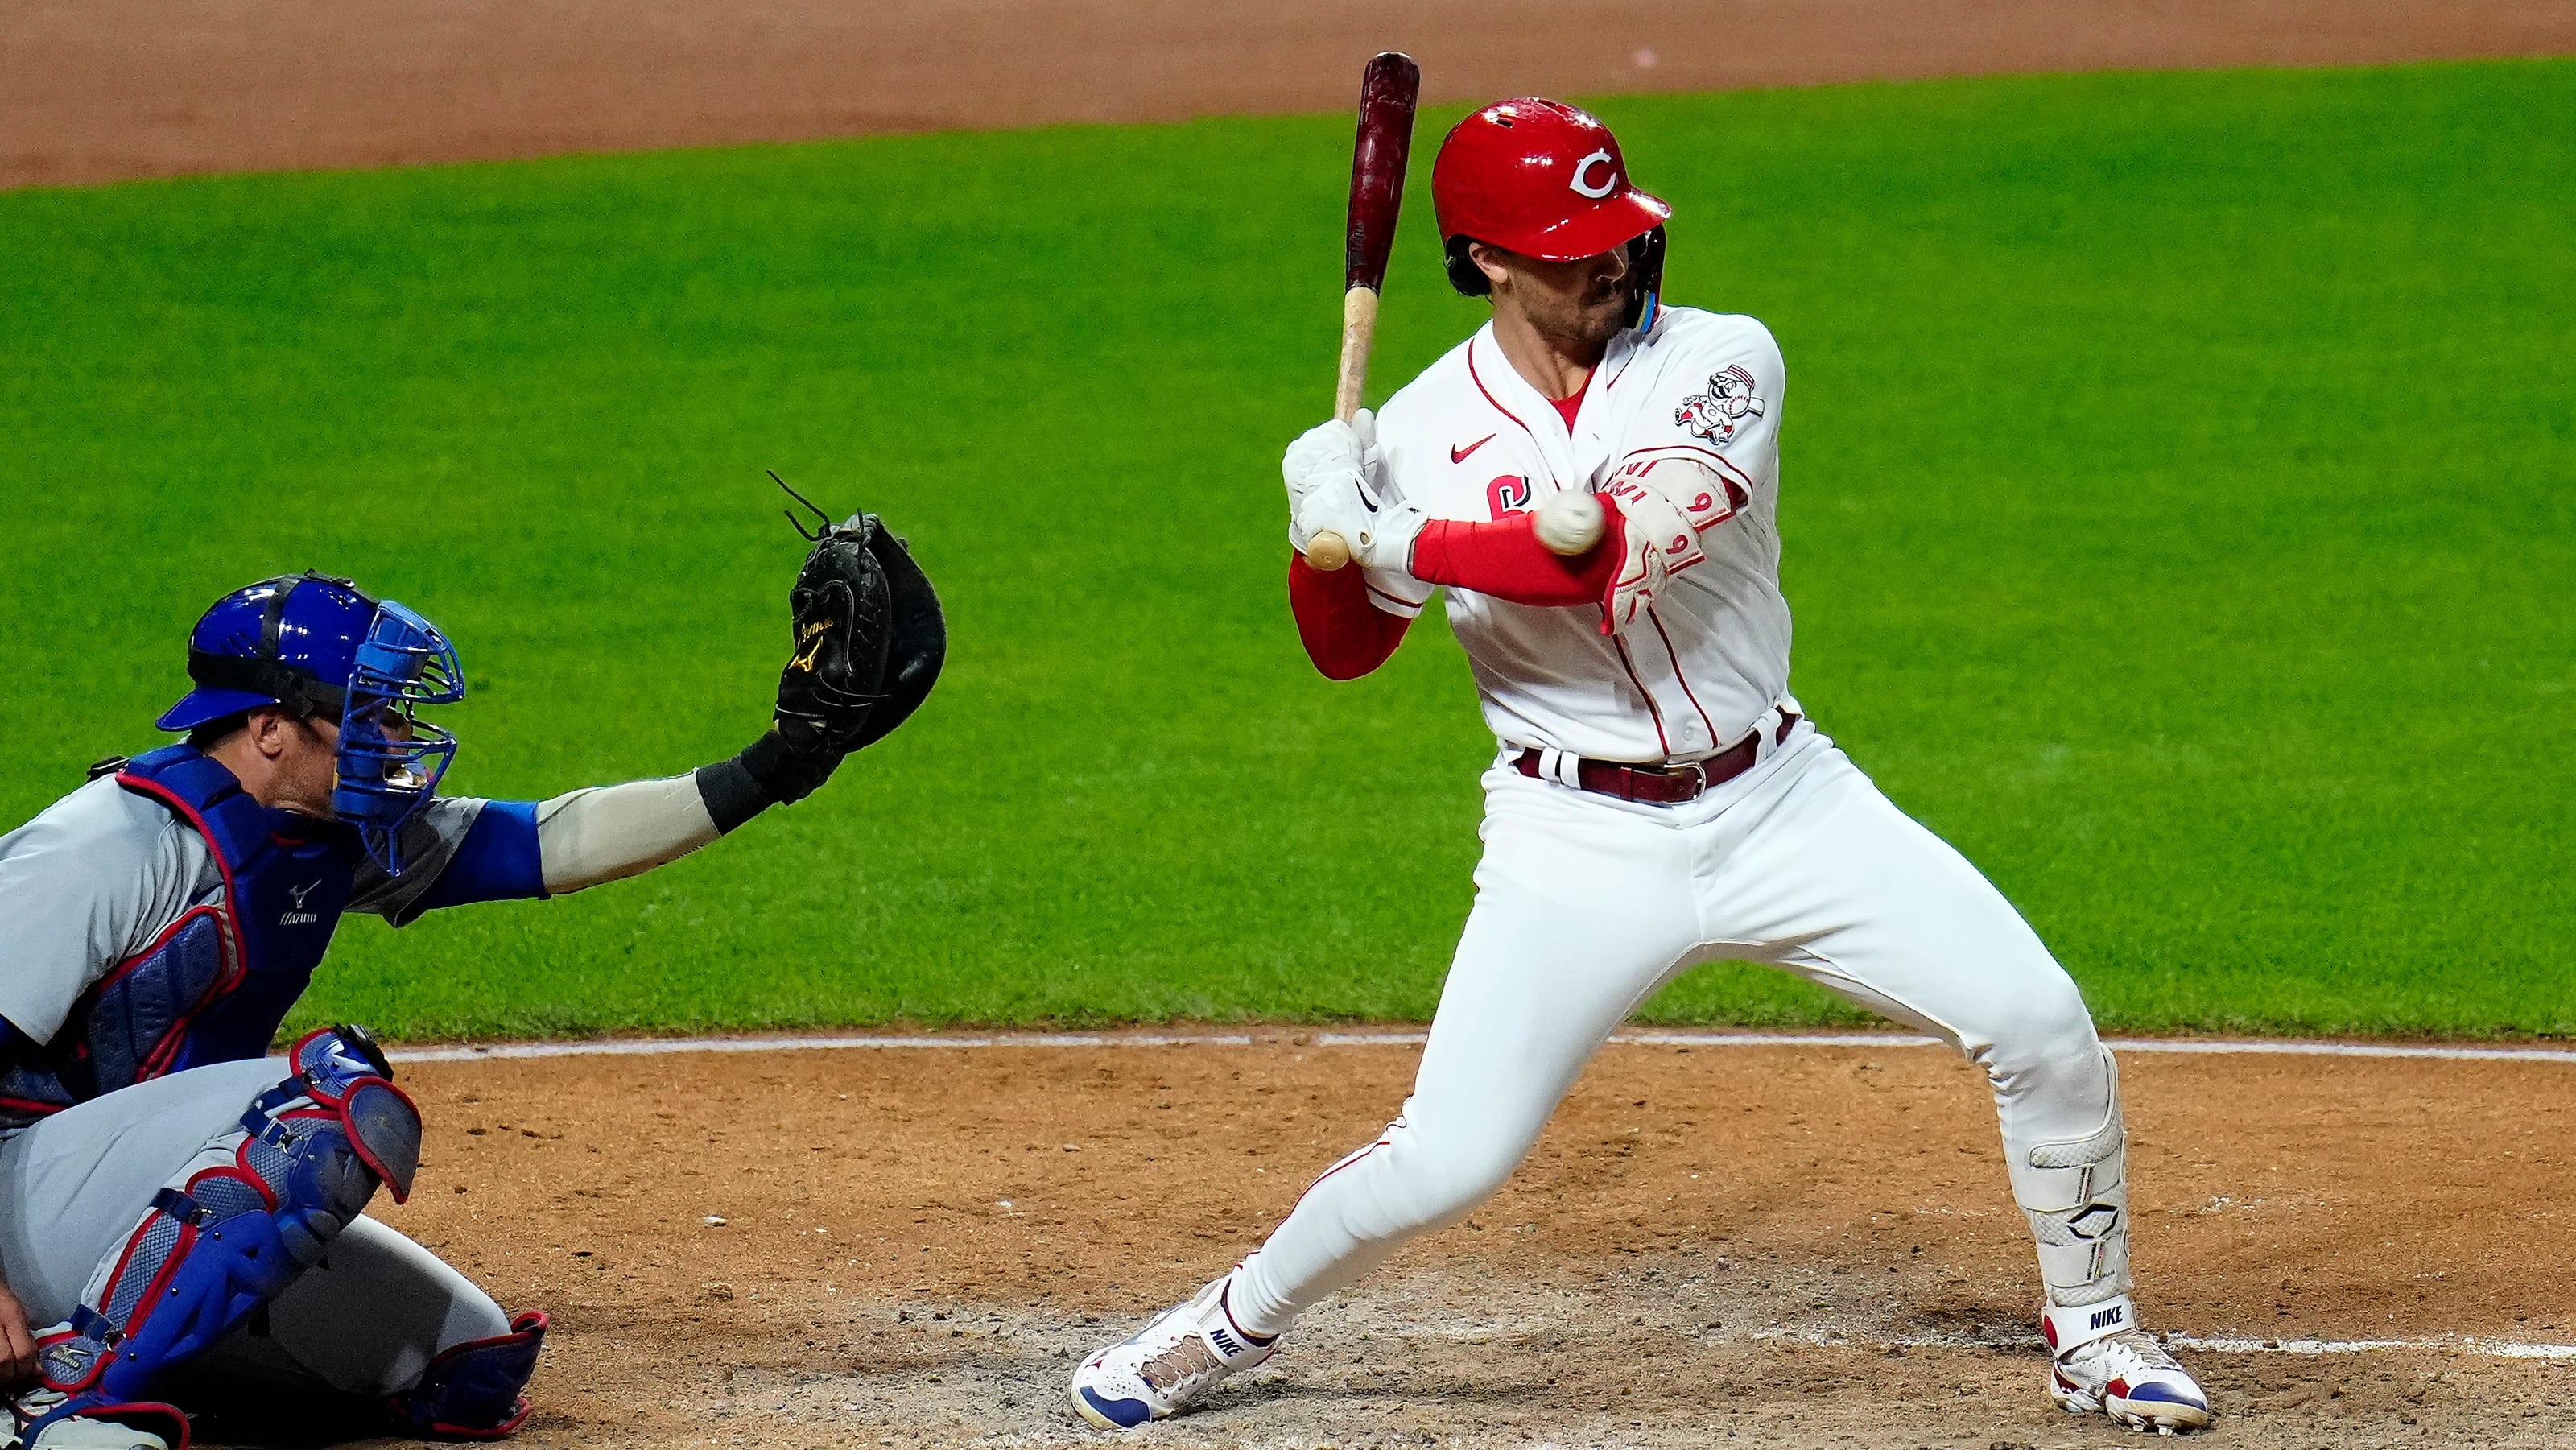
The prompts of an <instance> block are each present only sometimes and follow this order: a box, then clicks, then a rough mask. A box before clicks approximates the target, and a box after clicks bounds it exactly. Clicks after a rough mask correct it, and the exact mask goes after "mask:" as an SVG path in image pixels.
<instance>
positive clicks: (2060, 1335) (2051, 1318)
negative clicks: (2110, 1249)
mask: <svg viewBox="0 0 2576 1450" xmlns="http://www.w3.org/2000/svg"><path fill="white" fill-rule="evenodd" d="M2137 1327H2138V1310H2137V1306H2136V1305H2134V1304H2132V1303H2130V1302H2129V1296H2128V1295H2126V1294H2119V1295H2115V1296H2113V1297H2111V1298H2109V1299H2105V1300H2103V1301H2101V1302H2100V1303H2098V1304H2051V1305H2049V1306H2048V1307H2047V1308H2045V1309H2042V1310H2041V1311H2040V1312H2039V1328H2040V1332H2041V1333H2042V1334H2044V1335H2046V1336H2047V1337H2048V1352H2049V1353H2051V1354H2053V1355H2057V1356H2059V1357H2061V1358H2063V1357H2064V1356H2065V1355H2067V1354H2070V1353H2072V1352H2073V1351H2075V1350H2078V1349H2082V1348H2083V1347H2084V1346H2086V1345H2088V1344H2091V1343H2092V1342H2093V1341H2095V1340H2097V1339H2108V1338H2110V1337H2111V1336H2112V1335H2114V1334H2117V1333H2119V1332H2120V1331H2121V1330H2124V1329H2135V1328H2137Z"/></svg>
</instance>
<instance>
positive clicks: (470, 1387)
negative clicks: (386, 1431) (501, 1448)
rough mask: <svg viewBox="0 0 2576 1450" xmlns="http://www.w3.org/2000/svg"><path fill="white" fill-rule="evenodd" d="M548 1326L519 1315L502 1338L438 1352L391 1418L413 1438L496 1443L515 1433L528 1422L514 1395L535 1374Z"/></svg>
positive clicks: (397, 1400) (521, 1400) (397, 1401)
mask: <svg viewBox="0 0 2576 1450" xmlns="http://www.w3.org/2000/svg"><path fill="white" fill-rule="evenodd" d="M547 1325H548V1320H547V1319H546V1316H545V1315H543V1314H537V1313H528V1314H522V1315H520V1316H519V1317H518V1318H516V1319H513V1320H511V1321H510V1332H509V1333H507V1334H502V1335H496V1336H494V1337H492V1338H490V1339H469V1340H467V1341H466V1342H465V1343H463V1344H459V1345H453V1346H451V1347H449V1348H447V1349H445V1350H442V1351H440V1353H439V1356H438V1358H436V1359H434V1360H431V1361H430V1362H429V1369H428V1370H427V1371H426V1372H425V1373H423V1374H422V1375H421V1377H420V1383H419V1384H417V1385H414V1386H413V1387H412V1388H410V1389H408V1390H405V1391H403V1392H402V1393H401V1394H398V1395H395V1396H394V1397H393V1398H392V1400H391V1405H392V1408H393V1412H394V1414H395V1416H396V1417H397V1418H399V1419H400V1420H401V1421H402V1423H403V1424H404V1426H405V1427H406V1428H408V1429H410V1430H411V1431H412V1432H413V1433H414V1434H419V1435H440V1436H447V1437H451V1438H455V1439H463V1440H498V1439H500V1438H501V1437H503V1436H505V1435H507V1434H509V1433H510V1432H512V1431H513V1430H516V1429H518V1428H519V1426H521V1425H522V1424H525V1423H526V1422H527V1418H528V1402H527V1400H526V1398H525V1397H524V1396H522V1395H521V1394H520V1393H519V1391H521V1390H523V1389H525V1388H527V1384H528V1380H529V1379H530V1378H531V1377H532V1376H534V1375H535V1374H536V1372H537V1353H538V1351H539V1350H540V1349H542V1348H543V1347H544V1346H545V1342H546V1328H547Z"/></svg>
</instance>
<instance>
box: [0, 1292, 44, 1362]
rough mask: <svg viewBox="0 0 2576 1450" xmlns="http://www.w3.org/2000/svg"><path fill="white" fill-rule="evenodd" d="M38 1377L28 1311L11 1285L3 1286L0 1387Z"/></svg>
mask: <svg viewBox="0 0 2576 1450" xmlns="http://www.w3.org/2000/svg"><path fill="white" fill-rule="evenodd" d="M35 1377H36V1336H35V1333H34V1332H33V1331H32V1330H30V1329H29V1328H28V1327H27V1310H26V1307H25V1306H24V1305H21V1304H20V1303H19V1302H18V1296H17V1295H15V1294H12V1293H10V1292H9V1286H8V1285H6V1284H0V1387H15V1386H18V1385H22V1384H25V1383H26V1382H27V1381H29V1380H32V1379H34V1378H35Z"/></svg>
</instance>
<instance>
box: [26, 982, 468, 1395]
mask: <svg viewBox="0 0 2576 1450" xmlns="http://www.w3.org/2000/svg"><path fill="white" fill-rule="evenodd" d="M289 1059H290V1061H291V1063H292V1065H293V1067H294V1075H293V1076H291V1077H289V1078H287V1079H286V1080H285V1081H284V1082H282V1083H279V1084H278V1085H277V1086H276V1087H273V1088H270V1089H269V1090H268V1091H266V1092H264V1093H262V1094H260V1095H259V1097H258V1098H256V1099H254V1100H253V1101H252V1103H251V1105H250V1110H249V1111H248V1112H245V1113H244V1114H242V1118H241V1121H240V1123H239V1124H237V1125H235V1126H234V1127H231V1128H229V1129H227V1130H225V1131H224V1132H222V1133H218V1134H216V1135H215V1136H214V1137H213V1138H211V1139H209V1140H208V1141H207V1143H206V1146H205V1147H203V1148H201V1149H199V1150H198V1151H197V1154H196V1156H195V1157H193V1158H191V1159H189V1160H188V1163H187V1165H186V1166H185V1167H183V1168H182V1169H180V1170H179V1173H178V1175H177V1176H176V1177H175V1178H173V1179H172V1180H171V1182H170V1183H168V1184H167V1185H165V1186H164V1187H163V1188H162V1189H161V1191H160V1193H158V1194H157V1195H155V1196H154V1198H153V1201H152V1207H151V1208H150V1210H148V1211H147V1212H146V1213H145V1214H144V1216H143V1221H142V1223H141V1224H139V1225H138V1226H136V1228H135V1230H134V1232H133V1233H132V1234H131V1235H130V1236H128V1237H127V1239H126V1240H125V1242H124V1243H122V1244H121V1245H119V1246H118V1247H117V1248H116V1250H115V1251H114V1252H112V1253H110V1254H109V1255H108V1257H107V1258H106V1259H105V1260H104V1261H103V1262H101V1263H100V1265H99V1267H98V1271H97V1273H96V1274H94V1275H93V1276H92V1277H91V1279H90V1282H89V1287H88V1288H87V1289H86V1290H85V1291H84V1292H83V1293H82V1295H81V1302H80V1304H79V1306H78V1307H77V1308H75V1309H74V1310H73V1311H72V1320H71V1322H70V1324H69V1325H67V1326H65V1327H64V1329H62V1330H61V1331H58V1332H55V1333H51V1334H48V1335H46V1336H45V1337H44V1339H43V1342H42V1343H41V1345H40V1347H39V1354H38V1367H39V1369H40V1371H41V1373H42V1374H43V1376H44V1382H45V1388H46V1389H48V1390H50V1391H53V1392H54V1393H56V1394H60V1395H62V1396H64V1397H65V1398H64V1399H63V1400H62V1401H61V1402H60V1403H58V1404H53V1405H50V1406H49V1407H48V1408H47V1410H46V1412H45V1413H44V1414H43V1415H41V1416H39V1417H38V1418H36V1419H34V1420H32V1421H30V1422H29V1423H28V1425H27V1426H26V1427H25V1434H26V1438H27V1440H28V1442H29V1443H31V1444H32V1443H34V1442H35V1438H36V1433H37V1432H38V1431H39V1430H41V1429H42V1428H43V1427H44V1426H46V1425H48V1424H51V1423H53V1422H54V1421H56V1420H61V1419H66V1418H69V1417H72V1416H84V1417H87V1418H91V1419H118V1420H127V1419H150V1420H155V1421H158V1422H160V1425H175V1427H176V1428H177V1431H178V1440H177V1443H179V1444H181V1445H184V1444H185V1443H186V1439H187V1421H186V1419H185V1417H183V1416H181V1415H180V1414H179V1412H178V1411H177V1410H175V1409H173V1408H172V1407H170V1406H168V1405H164V1404H158V1403H155V1402H153V1401H152V1399H151V1393H152V1390H153V1388H154V1386H155V1385H156V1384H158V1383H159V1381H160V1380H161V1379H162V1377H163V1376H164V1375H165V1374H166V1373H167V1372H168V1371H170V1370H171V1369H173V1368H175V1367H177V1366H179V1365H182V1364H185V1363H186V1362H188V1361H189V1360H191V1359H193V1358H195V1357H196V1356H198V1355H200V1354H202V1353H204V1352H205V1351H206V1349H207V1348H208V1347H209V1346H211V1345H212V1344H213V1343H214V1342H215V1340H216V1339H218V1338H220V1337H221V1336H222V1335H223V1334H224V1333H225V1332H226V1331H228V1330H230V1329H231V1328H232V1327H233V1326H234V1325H236V1324H239V1323H241V1322H242V1321H243V1320H244V1319H247V1318H249V1317H250V1315H251V1313H252V1311H254V1310H256V1309H258V1308H259V1307H260V1306H261V1305H263V1304H266V1303H268V1302H269V1301H270V1300H273V1299H275V1298H276V1297H277V1296H278V1295H279V1294H282V1293H284V1292H285V1291H286V1286H287V1285H288V1284H290V1283H293V1282H294V1280H295V1276H296V1275H298V1274H301V1273H303V1272H304V1271H305V1270H306V1269H309V1268H311V1267H312V1266H313V1265H314V1264H315V1263H316V1262H318V1261H319V1260H320V1259H321V1257H322V1253H323V1250H324V1249H326V1248H328V1247H329V1246H330V1243H331V1240H332V1239H334V1238H336V1237H338V1236H339V1233H340V1230H342V1229H343V1228H346V1227H347V1226H348V1224H349V1223H350V1221H351V1220H353V1219H355V1218H356V1217H357V1216H358V1215H359V1214H360V1213H362V1212H364V1211H365V1209H366V1206H367V1201H368V1200H369V1199H370V1198H372V1197H374V1196H375V1191H376V1185H377V1184H379V1183H383V1184H385V1185H387V1186H389V1187H391V1188H392V1190H393V1194H394V1201H395V1202H397V1203H399V1202H401V1201H402V1200H403V1199H405V1198H407V1197H409V1196H410V1193H411V1180H412V1174H413V1173H414V1172H415V1171H416V1170H417V1169H418V1167H419V1164H420V1111H419V1109H417V1108H415V1107H413V1106H412V1102H411V1099H410V1098H408V1097H405V1096H404V1095H403V1093H402V1091H401V1089H399V1088H396V1087H395V1086H394V1085H393V1082H392V1080H391V1069H389V1068H388V1067H387V1066H386V1065H385V1060H384V1055H383V1054H382V1053H381V1052H378V1051H377V1050H376V1046H375V1044H374V1043H373V1042H372V1041H370V1040H369V1039H368V1038H367V1035H366V1033H365V1032H364V1031H362V1030H360V1029H358V1028H354V1027H331V1028H324V1029H322V1030H321V1031H318V1032H314V1033H310V1034H308V1035H307V1036H306V1037H305V1038H304V1039H303V1040H302V1041H300V1042H298V1043H296V1044H295V1048H294V1050H293V1052H292V1053H290V1054H289ZM160 1425H156V1426H155V1428H160Z"/></svg>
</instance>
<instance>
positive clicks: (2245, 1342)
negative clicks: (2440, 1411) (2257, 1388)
mask: <svg viewBox="0 0 2576 1450" xmlns="http://www.w3.org/2000/svg"><path fill="white" fill-rule="evenodd" d="M2156 1337H2157V1338H2158V1339H2159V1340H2161V1341H2163V1343H2164V1344H2166V1345H2167V1346H2168V1347H2170V1348H2173V1349H2180V1350H2190V1351H2197V1352H2199V1353H2203V1354H2287V1355H2297V1356H2304V1357H2316V1356H2323V1355H2337V1354H2384V1353H2388V1352H2390V1351H2400V1350H2422V1351H2426V1352H2430V1353H2437V1354H2462V1355H2474V1356H2478V1357H2480V1358H2485V1359H2536V1360H2555V1361H2576V1344H2527V1343H2523V1342H2521V1341H2518V1340H2511V1339H2481V1338H2478V1337H2476V1336H2473V1335H2455V1336H2451V1337H2448V1338H2443V1339H2242V1338H2233V1337H2230V1336H2226V1335H2209V1334H2182V1333H2168V1334H2159V1335H2157V1336H2156ZM1745 1338H1747V1339H1750V1340H1771V1341H1779V1340H1789V1341H1794V1342H1796V1343H1799V1344H1812V1345H1817V1346H1827V1347H1829V1346H1833V1345H1846V1346H1848V1345H1859V1346H1862V1347H1864V1348H1882V1347H1885V1346H1889V1345H1902V1346H1904V1347H1905V1348H1907V1349H2030V1348H2037V1347H2039V1345H2040V1343H2041V1340H2040V1338H2039V1336H2038V1335H2036V1334H2032V1335H2022V1336H2016V1337H2013V1338H2008V1339H1998V1338H1994V1337H1992V1336H1987V1335H1974V1334H1915V1335H1901V1336H1893V1337H1886V1338H1882V1337H1880V1336H1877V1335H1872V1334H1840V1333H1824V1332H1818V1331H1814V1330H1808V1331H1789V1332H1785V1333H1783V1332H1777V1331H1773V1332H1767V1333H1756V1334H1750V1335H1746V1336H1745Z"/></svg>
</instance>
